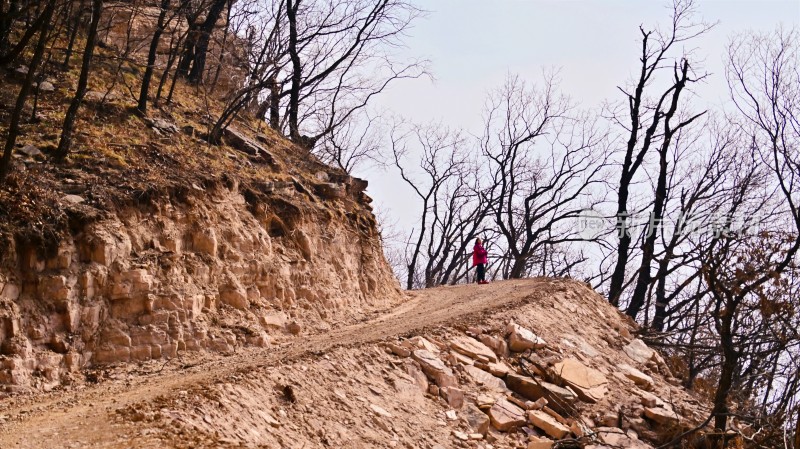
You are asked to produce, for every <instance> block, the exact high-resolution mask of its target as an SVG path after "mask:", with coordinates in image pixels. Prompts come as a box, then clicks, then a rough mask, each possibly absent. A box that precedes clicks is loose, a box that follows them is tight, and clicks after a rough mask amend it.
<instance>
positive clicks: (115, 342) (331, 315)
mask: <svg viewBox="0 0 800 449" xmlns="http://www.w3.org/2000/svg"><path fill="white" fill-rule="evenodd" d="M298 182H301V181H298ZM362 195H363V194H362V193H361V192H359V197H355V196H345V197H343V198H340V199H337V200H335V201H334V200H330V199H324V198H317V197H314V196H313V193H302V192H300V191H298V190H297V189H291V190H283V191H277V192H276V191H273V192H268V193H267V194H260V195H255V194H253V193H252V192H251V191H248V190H247V189H245V188H240V187H239V186H238V185H236V183H233V185H227V186H225V185H221V186H217V187H214V188H211V189H200V190H197V189H195V191H194V193H192V194H188V195H187V194H183V195H182V196H181V197H180V198H178V197H167V198H162V199H154V200H153V201H152V202H150V203H149V204H147V205H140V206H127V207H122V208H120V209H119V210H117V211H115V212H114V213H111V214H105V215H104V217H103V218H102V219H99V220H95V221H91V222H88V223H85V224H83V225H82V226H79V227H77V228H75V229H73V230H72V231H71V232H69V233H68V235H67V236H66V237H65V238H63V239H62V240H61V242H60V244H59V245H58V247H57V249H56V250H55V251H54V252H53V253H52V254H41V253H40V252H39V251H37V249H36V248H35V245H28V244H25V243H24V242H19V241H18V242H16V243H14V244H13V245H12V247H10V248H7V251H5V252H4V253H3V254H2V255H1V256H2V263H3V265H2V267H0V386H5V388H6V389H7V390H9V391H18V390H25V389H30V388H44V389H48V388H51V387H53V386H56V385H58V384H59V383H60V382H66V381H68V380H69V378H70V376H72V375H75V373H76V372H77V371H78V370H80V369H81V368H86V367H90V366H96V365H99V364H109V363H118V362H138V361H144V360H149V359H159V358H170V357H175V356H176V355H177V354H179V353H181V352H183V351H200V350H207V351H215V352H230V351H232V350H234V348H236V347H238V346H242V345H255V346H265V345H269V344H270V341H271V340H274V339H280V338H284V337H283V336H284V335H285V334H289V333H294V334H297V333H301V332H302V329H303V328H304V327H305V328H307V327H309V326H323V327H325V326H328V325H329V324H328V323H329V322H332V321H336V320H343V319H346V318H347V317H352V316H354V315H356V314H358V313H359V311H361V310H367V309H369V308H371V307H374V306H377V305H388V304H389V303H391V302H392V301H396V300H398V299H399V298H400V295H399V290H398V288H397V283H396V281H395V280H394V277H393V275H392V273H391V270H390V268H389V267H388V265H387V264H386V262H385V259H384V258H383V253H382V249H381V247H380V242H379V239H378V235H377V231H376V228H375V221H374V218H373V217H372V214H371V213H370V212H369V210H368V209H366V207H365V206H364V204H363V203H362V202H361V200H360V196H362ZM72 207H75V208H88V207H89V206H86V205H81V204H74V205H73V206H72ZM85 211H86V210H85V209H84V212H85Z"/></svg>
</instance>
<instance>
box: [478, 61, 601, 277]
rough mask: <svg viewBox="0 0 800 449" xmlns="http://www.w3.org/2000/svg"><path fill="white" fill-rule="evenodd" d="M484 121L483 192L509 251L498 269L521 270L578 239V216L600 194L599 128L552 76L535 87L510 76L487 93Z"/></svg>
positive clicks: (513, 273) (521, 272) (522, 272)
mask: <svg viewBox="0 0 800 449" xmlns="http://www.w3.org/2000/svg"><path fill="white" fill-rule="evenodd" d="M485 123H486V125H485V129H484V134H483V137H482V138H481V151H482V157H483V158H485V160H486V161H487V162H488V175H487V176H488V177H489V180H490V181H489V182H490V185H489V186H488V188H487V191H486V192H485V193H484V195H486V199H487V203H488V207H489V212H490V215H491V217H492V220H493V223H494V225H495V226H496V227H497V230H498V232H499V233H500V234H501V235H502V240H503V243H504V245H505V251H506V252H507V256H506V257H507V262H506V266H505V268H504V271H503V277H504V278H520V277H523V276H525V275H527V273H528V271H529V269H530V268H531V265H532V264H534V263H536V264H541V263H542V260H541V259H540V258H538V257H537V256H543V255H547V254H549V255H553V254H556V253H558V251H554V250H553V249H554V248H556V247H559V246H562V245H566V244H569V243H570V242H577V241H582V240H583V239H582V238H581V237H580V236H578V235H577V226H576V222H577V220H578V218H579V216H580V214H581V212H582V210H584V209H586V208H590V207H593V206H594V205H596V204H597V203H599V202H600V201H602V195H603V193H602V192H603V190H604V189H602V184H603V176H602V174H603V170H604V168H605V167H606V163H607V160H608V151H607V148H605V145H604V144H605V135H604V134H603V133H602V132H600V131H599V130H598V129H597V128H596V124H595V122H594V121H593V120H591V119H590V118H589V117H588V116H587V115H586V114H584V113H581V112H579V111H576V110H575V109H574V107H573V105H572V104H571V103H570V102H569V100H568V99H567V98H566V97H564V96H561V95H559V94H558V93H557V92H556V85H555V81H554V79H553V77H552V76H550V77H546V78H545V80H544V83H543V85H542V87H540V88H535V87H534V88H528V86H527V85H526V84H525V83H524V82H523V81H522V80H520V79H519V77H515V76H510V77H509V78H508V79H507V81H506V83H505V85H504V86H503V87H502V88H501V89H499V90H498V91H496V92H495V93H494V95H492V97H491V98H490V100H489V104H488V107H487V113H486V120H485ZM598 195H599V196H598ZM537 259H538V260H537ZM544 266H547V263H546V262H545V264H544Z"/></svg>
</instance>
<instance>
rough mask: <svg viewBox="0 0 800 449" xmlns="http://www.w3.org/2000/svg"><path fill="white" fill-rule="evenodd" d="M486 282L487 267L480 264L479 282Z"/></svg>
mask: <svg viewBox="0 0 800 449" xmlns="http://www.w3.org/2000/svg"><path fill="white" fill-rule="evenodd" d="M485 280H486V265H485V264H482V263H479V264H478V282H482V281H485Z"/></svg>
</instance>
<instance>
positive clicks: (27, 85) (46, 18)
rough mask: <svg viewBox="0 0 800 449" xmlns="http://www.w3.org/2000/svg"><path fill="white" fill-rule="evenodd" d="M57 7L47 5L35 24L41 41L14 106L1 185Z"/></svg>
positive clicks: (1, 166) (1, 167) (0, 162)
mask: <svg viewBox="0 0 800 449" xmlns="http://www.w3.org/2000/svg"><path fill="white" fill-rule="evenodd" d="M55 7H56V1H55V0H50V1H49V2H48V3H47V4H46V5H45V7H44V11H42V14H41V15H40V16H39V17H40V18H41V19H42V20H37V21H36V22H35V23H34V26H36V28H37V31H38V33H39V40H38V41H37V43H36V49H35V50H34V52H33V57H32V58H31V62H30V64H28V73H27V75H25V81H23V82H22V86H21V87H20V90H19V94H18V95H17V102H16V104H15V105H14V110H13V111H12V112H11V120H10V123H9V126H8V135H7V136H6V144H5V147H4V148H3V158H2V159H0V183H2V182H4V181H5V178H6V176H8V172H9V169H10V167H11V155H12V153H13V151H14V144H15V143H16V141H17V136H19V132H20V129H19V124H20V121H21V120H22V114H23V111H24V109H25V103H26V101H27V100H28V94H29V93H30V90H31V86H32V85H33V79H34V77H35V76H36V71H37V70H38V68H39V64H41V62H42V58H43V57H44V50H45V47H46V46H47V39H48V37H49V35H50V33H49V31H50V29H49V28H48V27H47V26H46V24H48V23H49V22H50V19H51V18H52V17H53V11H54V10H55Z"/></svg>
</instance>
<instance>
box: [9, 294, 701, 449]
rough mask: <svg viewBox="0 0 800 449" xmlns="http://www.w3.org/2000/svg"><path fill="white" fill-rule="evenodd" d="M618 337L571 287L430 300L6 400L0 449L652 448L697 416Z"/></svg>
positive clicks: (658, 369) (649, 360)
mask: <svg viewBox="0 0 800 449" xmlns="http://www.w3.org/2000/svg"><path fill="white" fill-rule="evenodd" d="M512 321H513V322H514V323H515V325H512V326H511V327H509V323H510V322H512ZM509 330H511V331H512V332H511V333H508V332H507V331H509ZM631 330H633V325H632V324H631V323H630V322H629V321H627V319H625V318H624V317H622V316H621V315H620V314H619V313H618V312H617V311H616V310H615V309H614V308H613V307H612V306H610V305H609V304H608V303H607V302H606V301H604V300H603V298H602V297H600V296H599V295H597V294H596V293H594V292H593V291H592V290H591V289H589V288H588V287H586V286H585V285H583V284H580V283H577V282H574V281H569V280H557V279H530V280H519V281H505V282H499V283H496V284H492V285H489V286H476V285H468V286H458V287H442V288H436V289H430V290H425V291H421V292H418V293H416V294H414V295H413V297H412V298H410V301H409V302H407V303H405V304H403V305H402V306H400V307H399V308H395V309H388V310H386V311H385V312H384V313H381V314H378V315H377V316H375V317H374V318H372V319H370V320H368V321H365V322H363V323H359V324H354V325H351V326H348V327H343V328H340V329H336V330H333V331H330V332H322V333H319V334H315V335H308V336H305V337H300V338H297V339H295V340H293V341H290V342H286V344H284V345H281V346H278V347H276V348H270V349H251V350H246V351H244V352H241V353H238V354H235V355H231V356H228V357H220V356H213V357H207V358H201V359H192V360H185V361H183V362H182V363H180V364H167V365H166V366H164V364H154V363H153V362H150V363H146V364H144V365H141V366H140V367H139V368H138V369H136V370H133V369H130V368H128V369H122V368H120V369H115V370H114V369H109V370H107V371H105V372H103V373H102V374H99V375H98V384H97V385H93V386H89V387H88V388H86V389H85V390H82V391H71V392H58V393H52V394H50V395H48V396H44V397H39V398H37V399H32V400H26V399H25V398H22V397H20V398H17V399H16V400H15V401H14V402H13V403H8V404H7V408H6V409H5V410H4V411H2V412H0V414H3V415H5V421H6V422H5V425H4V431H3V433H2V435H0V446H3V447H6V446H8V447H52V446H51V445H52V444H57V443H65V442H69V446H70V447H105V448H123V447H139V448H161V447H181V448H183V447H209V448H210V447H269V448H273V447H274V448H278V447H280V448H301V447H305V448H309V447H354V448H361V447H363V448H372V447H408V448H449V447H480V448H487V449H488V448H511V447H529V448H549V447H560V448H568V447H594V448H604V447H630V448H650V447H652V445H653V444H654V442H655V441H659V442H664V441H665V440H669V439H670V437H671V436H672V435H674V434H676V433H678V432H680V431H681V430H683V429H686V428H689V427H692V426H694V425H695V424H697V423H698V422H699V421H701V420H702V418H703V416H704V415H703V413H705V411H706V408H705V406H704V405H703V404H702V403H701V402H700V401H698V400H697V399H695V398H693V397H692V396H691V395H690V394H688V393H687V392H686V391H685V390H683V389H682V388H681V387H679V386H677V385H676V384H678V382H677V381H676V380H675V379H674V378H672V377H671V375H670V373H669V369H668V368H667V367H666V366H665V364H664V363H663V361H661V360H660V358H659V356H658V354H657V353H656V352H654V351H652V350H651V349H649V348H647V347H646V345H644V344H643V343H641V341H639V340H636V339H635V338H633V337H632V336H631V334H630V332H631ZM534 333H535V336H534V335H533V334H534ZM532 346H533V347H532ZM542 398H544V399H542ZM559 421H561V422H559ZM556 441H557V442H556Z"/></svg>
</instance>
